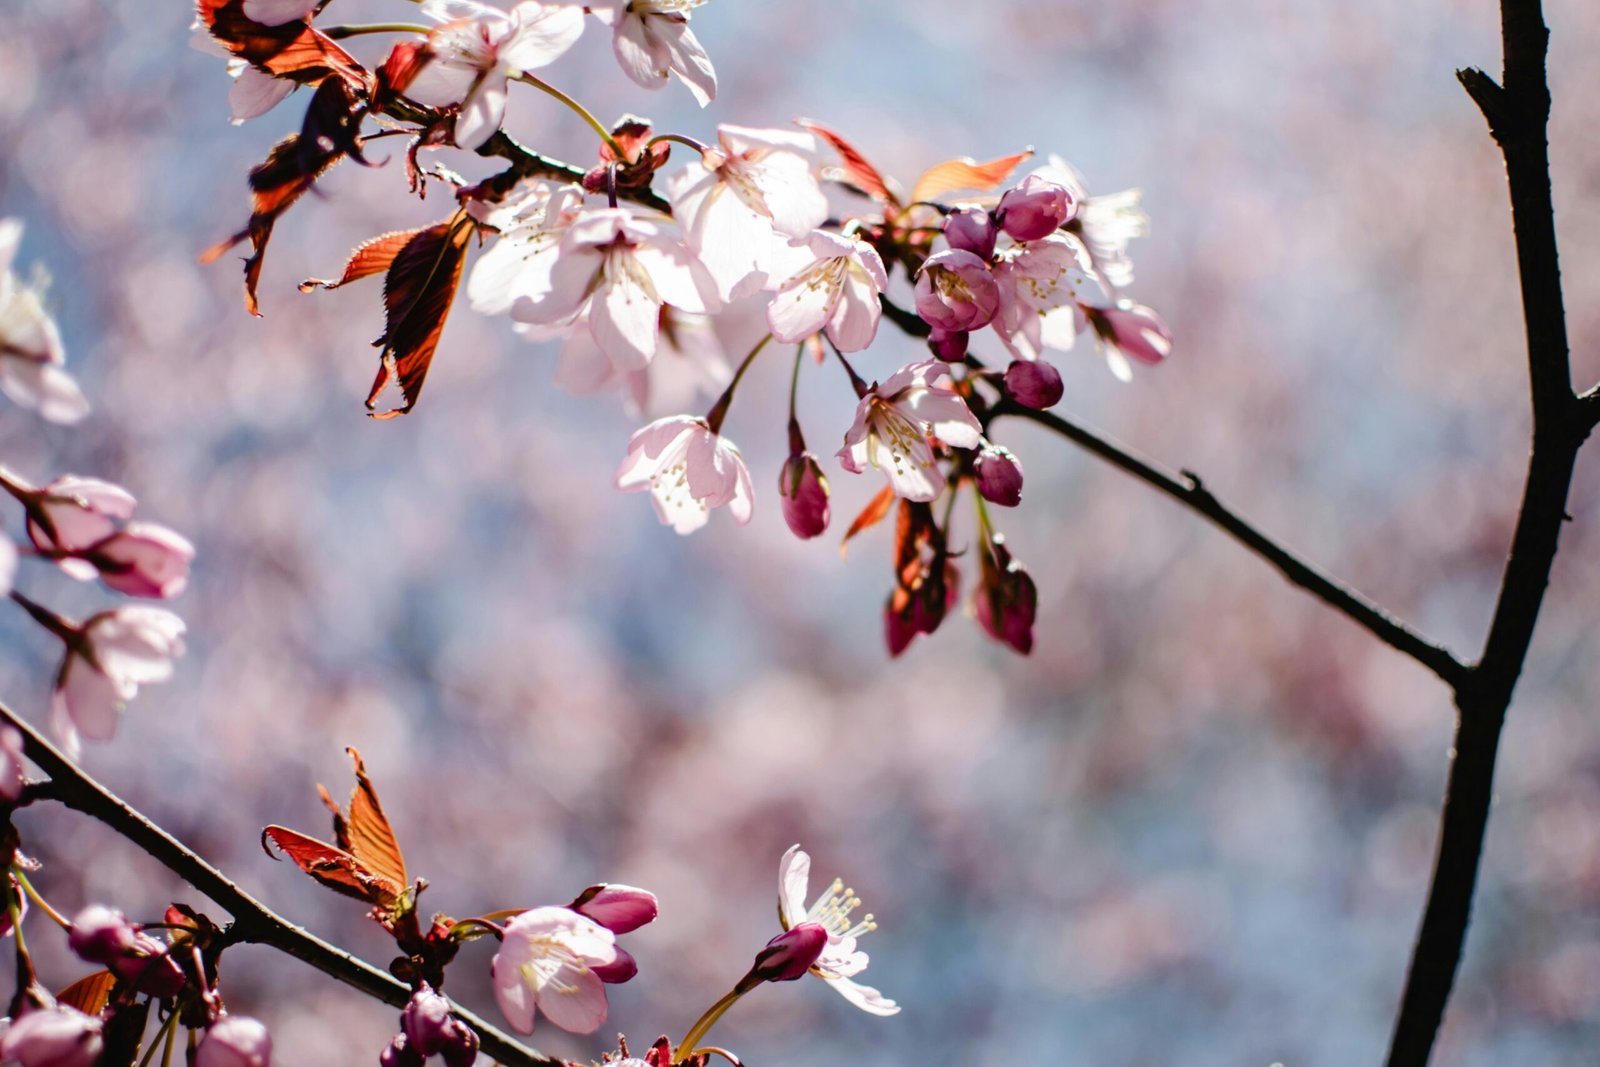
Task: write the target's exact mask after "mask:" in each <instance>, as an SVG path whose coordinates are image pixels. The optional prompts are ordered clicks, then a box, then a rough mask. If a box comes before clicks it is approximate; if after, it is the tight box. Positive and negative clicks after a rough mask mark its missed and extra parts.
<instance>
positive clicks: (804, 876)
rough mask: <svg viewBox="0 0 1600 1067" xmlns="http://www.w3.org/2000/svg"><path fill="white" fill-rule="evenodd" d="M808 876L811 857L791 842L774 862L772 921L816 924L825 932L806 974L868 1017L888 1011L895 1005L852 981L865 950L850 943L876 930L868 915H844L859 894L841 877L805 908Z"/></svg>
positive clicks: (787, 926) (891, 1012) (863, 961)
mask: <svg viewBox="0 0 1600 1067" xmlns="http://www.w3.org/2000/svg"><path fill="white" fill-rule="evenodd" d="M810 880H811V857H810V856H808V855H807V854H806V853H805V852H804V851H802V850H801V848H800V846H799V845H794V846H791V847H790V849H789V851H787V852H785V853H784V854H783V859H782V860H781V861H780V862H779V864H778V921H779V922H781V923H782V924H783V928H784V929H785V930H793V929H796V928H797V927H800V926H801V925H802V924H805V923H817V924H818V925H820V926H822V927H823V929H825V930H826V931H827V934H828V940H827V944H826V945H825V946H823V948H822V951H821V953H820V954H819V955H818V956H817V958H816V961H815V962H814V963H812V964H811V966H810V972H811V973H812V974H814V975H816V976H817V977H819V978H821V979H822V980H823V981H824V982H827V983H828V984H829V985H830V986H832V987H833V988H834V989H836V990H838V992H839V995H840V996H842V997H844V999H846V1000H848V1001H849V1002H850V1003H852V1004H854V1005H855V1006H856V1007H858V1008H860V1009H861V1010H862V1011H865V1012H869V1013H871V1014H873V1015H894V1014H895V1013H897V1012H898V1011H899V1010H900V1007H899V1005H897V1004H896V1003H895V1002H894V1001H892V1000H890V999H888V998H887V997H885V996H884V995H883V994H882V993H879V992H878V991H877V990H876V989H873V988H872V987H871V986H866V985H862V984H860V983H859V982H856V981H854V977H855V976H856V975H858V974H860V973H861V972H862V971H864V970H866V967H867V954H866V953H865V952H861V951H859V950H858V949H857V948H856V941H857V939H858V938H860V937H861V936H862V935H864V934H868V933H870V932H872V931H873V930H876V929H877V928H878V924H877V923H876V922H874V921H873V917H872V916H871V915H867V916H864V917H863V918H862V919H861V920H860V921H859V922H852V921H851V919H850V915H851V913H852V912H854V911H855V909H856V908H858V907H860V906H861V898H860V897H858V896H856V895H855V892H854V890H851V889H848V888H846V887H845V884H844V882H843V881H841V880H839V879H837V878H836V879H834V881H833V884H832V885H830V886H829V887H828V888H827V889H826V890H824V891H823V893H822V895H821V896H819V897H818V898H817V899H816V902H815V903H813V904H812V905H811V906H810V907H809V908H808V907H806V891H807V884H808V883H809V882H810Z"/></svg>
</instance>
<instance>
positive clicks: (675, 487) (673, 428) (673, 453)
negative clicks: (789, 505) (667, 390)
mask: <svg viewBox="0 0 1600 1067" xmlns="http://www.w3.org/2000/svg"><path fill="white" fill-rule="evenodd" d="M616 485H617V488H618V489H621V490H622V491H623V492H625V493H637V492H642V491H644V490H646V489H648V490H650V500H651V502H652V503H653V504H655V507H656V515H657V516H659V517H660V519H661V522H662V524H663V525H666V526H671V527H672V528H673V529H674V530H676V531H677V532H678V533H680V534H690V533H693V532H694V531H696V530H698V529H699V528H700V527H702V526H704V525H705V524H706V519H707V518H709V517H710V515H711V509H712V508H718V507H722V506H723V505H724V504H726V505H727V507H728V512H729V514H731V515H732V516H733V518H734V521H735V522H737V523H738V524H739V525H740V526H743V525H744V524H745V523H747V522H749V521H750V512H751V507H752V500H753V498H752V495H751V488H750V471H749V470H748V469H747V468H746V467H745V465H744V458H743V457H742V456H740V454H739V449H738V447H737V446H736V445H734V443H733V442H732V441H729V440H728V439H727V438H726V437H723V436H722V435H721V434H719V433H717V432H716V431H714V430H712V429H711V427H710V426H708V425H707V424H706V420H704V419H697V418H692V417H690V416H688V415H672V416H669V417H667V418H664V419H657V420H656V421H655V422H652V423H651V424H650V425H648V426H646V427H644V428H643V429H641V430H639V431H638V432H636V433H635V434H634V435H633V438H632V439H631V440H630V441H629V442H628V455H627V457H626V458H624V459H623V461H622V466H620V467H618V468H617V475H616Z"/></svg>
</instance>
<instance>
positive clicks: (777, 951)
mask: <svg viewBox="0 0 1600 1067" xmlns="http://www.w3.org/2000/svg"><path fill="white" fill-rule="evenodd" d="M827 947H828V928H827V927H826V926H823V925H822V924H821V923H813V922H804V923H799V924H797V925H795V926H792V927H790V928H789V929H787V930H785V931H784V932H783V933H781V934H779V935H777V936H776V937H774V938H773V939H772V940H771V941H768V942H767V945H766V947H765V948H763V949H762V950H761V951H760V952H758V953H756V962H755V966H753V967H751V968H750V978H749V979H747V981H751V980H753V981H761V982H795V981H798V980H800V979H801V978H804V977H805V976H806V975H807V974H809V973H810V972H811V968H812V966H813V965H814V964H815V963H816V962H817V960H818V959H819V958H821V956H822V953H823V950H824V949H826V948H827Z"/></svg>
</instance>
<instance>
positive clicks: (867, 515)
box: [839, 485, 894, 556]
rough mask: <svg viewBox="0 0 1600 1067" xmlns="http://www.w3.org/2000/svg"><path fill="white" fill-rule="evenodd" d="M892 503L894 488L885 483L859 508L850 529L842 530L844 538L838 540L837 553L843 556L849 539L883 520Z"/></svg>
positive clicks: (848, 544)
mask: <svg viewBox="0 0 1600 1067" xmlns="http://www.w3.org/2000/svg"><path fill="white" fill-rule="evenodd" d="M893 504H894V490H893V489H891V488H889V487H888V486H887V485H886V486H884V487H883V488H882V489H880V490H878V495H877V496H875V497H873V498H872V500H871V501H869V502H868V504H867V506H866V507H864V508H862V509H861V514H859V515H857V516H856V521H855V522H852V523H851V524H850V529H848V530H846V531H845V532H844V540H843V541H840V542H839V555H840V556H843V555H844V554H845V553H846V552H847V551H848V550H849V548H850V539H851V538H852V537H854V536H855V535H856V534H858V533H860V532H861V531H862V530H866V529H869V528H871V527H873V526H876V525H878V523H880V522H882V521H883V520H884V517H885V516H887V515H888V514H889V508H890V507H891V506H892V505H893Z"/></svg>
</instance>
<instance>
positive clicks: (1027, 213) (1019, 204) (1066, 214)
mask: <svg viewBox="0 0 1600 1067" xmlns="http://www.w3.org/2000/svg"><path fill="white" fill-rule="evenodd" d="M1077 211H1078V205H1077V204H1076V203H1075V202H1074V201H1073V199H1072V194H1071V193H1069V192H1067V191H1066V190H1065V189H1063V188H1062V187H1061V186H1059V185H1057V184H1056V183H1055V182H1052V181H1046V180H1045V179H1044V178H1041V177H1039V176H1038V175H1037V174H1030V175H1028V176H1027V177H1026V178H1024V179H1022V184H1021V185H1018V186H1017V187H1016V188H1015V189H1012V190H1010V191H1009V192H1007V193H1006V195H1005V196H1002V197H1001V198H1000V207H999V208H998V209H996V211H995V215H996V217H997V218H998V219H999V221H1000V228H1001V229H1003V230H1005V231H1006V233H1009V234H1010V235H1011V236H1012V237H1014V238H1015V239H1016V240H1018V241H1037V240H1038V239H1039V238H1041V237H1048V236H1050V235H1051V234H1052V233H1055V232H1056V231H1057V230H1058V229H1060V228H1061V227H1062V226H1064V225H1066V224H1067V223H1068V222H1071V221H1072V217H1073V215H1075V214H1077Z"/></svg>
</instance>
